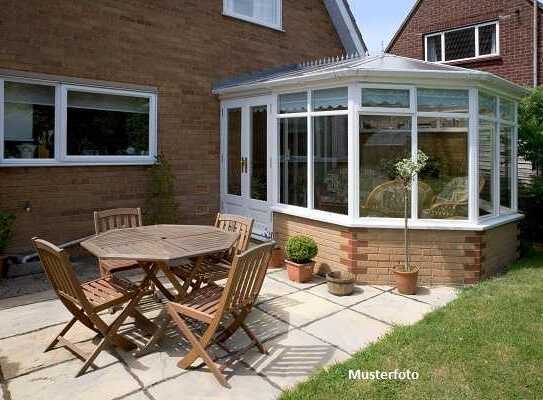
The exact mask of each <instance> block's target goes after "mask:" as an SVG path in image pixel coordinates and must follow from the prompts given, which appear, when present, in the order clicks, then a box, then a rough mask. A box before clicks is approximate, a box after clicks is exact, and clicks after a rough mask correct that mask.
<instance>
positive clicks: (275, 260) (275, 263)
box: [268, 247, 285, 268]
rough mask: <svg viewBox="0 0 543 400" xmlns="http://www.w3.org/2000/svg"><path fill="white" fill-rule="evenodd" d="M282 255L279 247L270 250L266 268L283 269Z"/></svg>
mask: <svg viewBox="0 0 543 400" xmlns="http://www.w3.org/2000/svg"><path fill="white" fill-rule="evenodd" d="M284 257H285V256H284V255H283V250H282V249H281V247H276V248H274V249H273V250H272V256H271V258H270V262H269V263H268V268H283V267H284V265H285V264H284V263H283V261H284Z"/></svg>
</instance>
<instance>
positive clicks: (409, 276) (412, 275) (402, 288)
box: [393, 268, 419, 294]
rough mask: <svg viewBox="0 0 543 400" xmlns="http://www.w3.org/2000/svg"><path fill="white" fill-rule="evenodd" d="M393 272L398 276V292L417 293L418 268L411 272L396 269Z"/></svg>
mask: <svg viewBox="0 0 543 400" xmlns="http://www.w3.org/2000/svg"><path fill="white" fill-rule="evenodd" d="M393 272H394V275H395V276H396V288H397V289H398V292H400V293H401V294H417V279H418V276H419V269H418V268H415V269H413V270H412V271H409V272H406V271H403V270H398V269H395V270H394V271H393Z"/></svg>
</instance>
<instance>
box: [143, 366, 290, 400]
mask: <svg viewBox="0 0 543 400" xmlns="http://www.w3.org/2000/svg"><path fill="white" fill-rule="evenodd" d="M225 375H226V377H227V381H228V383H229V384H230V385H231V388H230V389H228V388H225V387H223V386H221V385H220V384H219V382H218V381H217V380H216V379H215V377H214V376H213V374H212V373H211V372H210V371H209V370H208V369H207V367H203V368H199V369H196V370H190V371H188V372H187V373H184V374H182V375H180V376H178V377H176V378H173V379H170V380H167V381H165V382H162V383H159V384H158V385H154V386H151V387H150V388H148V391H149V393H150V394H151V396H153V397H154V398H155V399H157V400H162V399H191V400H193V399H194V400H204V399H209V400H217V399H221V400H229V399H235V400H240V399H251V400H272V399H276V398H277V397H279V395H280V393H281V391H280V390H279V389H277V388H276V387H274V386H273V385H271V384H270V383H269V382H268V381H267V380H266V379H264V378H263V377H261V376H259V375H258V374H257V373H256V372H255V371H253V370H251V369H249V368H247V367H245V366H243V365H240V364H239V363H238V364H237V365H235V366H234V369H233V370H232V369H226V371H225Z"/></svg>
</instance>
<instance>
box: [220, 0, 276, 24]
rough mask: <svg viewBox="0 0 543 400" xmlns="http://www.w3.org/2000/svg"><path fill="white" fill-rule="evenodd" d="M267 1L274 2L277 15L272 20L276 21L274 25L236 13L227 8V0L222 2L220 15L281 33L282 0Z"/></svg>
mask: <svg viewBox="0 0 543 400" xmlns="http://www.w3.org/2000/svg"><path fill="white" fill-rule="evenodd" d="M268 1H275V2H276V10H277V14H276V15H274V18H275V19H276V22H275V23H269V22H267V21H264V20H262V19H259V18H255V17H251V16H248V15H244V14H239V13H236V12H235V11H234V10H233V9H232V8H231V7H229V6H228V2H229V0H223V9H222V14H223V15H225V16H228V17H232V18H236V19H241V20H243V21H246V22H251V23H253V24H256V25H260V26H265V27H267V28H271V29H275V30H277V31H282V32H283V4H282V3H283V2H282V0H268Z"/></svg>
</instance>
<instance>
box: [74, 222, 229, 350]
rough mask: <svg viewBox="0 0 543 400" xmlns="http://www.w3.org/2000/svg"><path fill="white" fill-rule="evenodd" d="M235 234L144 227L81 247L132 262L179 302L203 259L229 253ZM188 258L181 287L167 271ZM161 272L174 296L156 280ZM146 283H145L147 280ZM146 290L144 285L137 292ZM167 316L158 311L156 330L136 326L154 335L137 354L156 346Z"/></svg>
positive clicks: (148, 324) (191, 228)
mask: <svg viewBox="0 0 543 400" xmlns="http://www.w3.org/2000/svg"><path fill="white" fill-rule="evenodd" d="M238 237H239V234H238V233H236V232H225V231H223V230H221V229H219V228H215V227H213V226H204V225H147V226H140V227H137V228H127V229H116V230H111V231H107V232H104V233H100V234H98V235H95V236H93V237H91V238H89V239H87V240H85V241H83V242H81V246H82V247H83V248H84V249H86V250H87V251H88V252H89V253H91V254H93V255H94V256H96V257H98V258H100V259H102V260H135V261H137V262H138V263H139V265H140V266H141V268H142V270H143V272H144V273H145V274H146V276H147V277H149V279H150V280H151V281H153V282H154V283H155V285H156V287H157V288H158V289H159V290H160V291H161V292H162V294H164V296H165V297H166V298H168V300H170V301H179V300H180V299H181V298H182V297H183V296H185V295H186V294H187V291H188V289H189V287H190V282H191V281H192V279H193V278H194V277H196V276H197V273H198V269H199V266H200V265H201V264H202V260H203V258H204V257H205V256H207V255H212V254H217V253H222V252H224V251H227V250H228V249H230V248H231V247H232V246H233V245H234V244H235V243H236V241H237V240H238ZM189 258H192V259H195V260H196V261H195V262H194V263H193V265H194V268H193V270H192V275H191V277H190V278H189V279H187V280H186V281H185V282H184V283H183V284H181V282H180V281H179V280H178V279H177V278H176V277H175V275H174V274H173V273H172V272H171V270H170V267H171V266H175V265H179V264H180V263H182V262H183V261H185V260H187V259H189ZM159 270H160V271H162V272H163V273H164V275H165V276H166V278H167V279H168V281H170V283H171V284H172V286H173V287H174V289H175V291H176V293H175V294H173V293H171V292H170V291H169V290H168V289H166V288H165V287H164V285H163V284H162V282H160V280H159V279H158V278H157V276H156V274H157V272H158V271H159ZM147 281H149V280H147ZM144 290H146V287H144V285H142V284H140V286H139V287H138V288H137V289H136V291H137V292H140V291H144ZM167 319H168V318H167V312H166V311H165V309H164V310H162V312H161V315H160V316H159V319H158V320H159V323H160V321H163V322H162V323H160V325H159V326H158V327H157V326H156V325H154V324H153V323H151V321H141V318H139V319H138V321H137V322H138V323H139V324H140V326H142V327H143V328H145V330H147V331H148V330H151V329H153V330H154V333H153V335H152V337H151V339H150V340H149V342H148V343H147V344H146V345H145V347H144V348H143V349H142V350H140V351H139V352H138V353H139V355H141V354H144V353H146V352H148V351H149V350H150V348H151V347H152V346H153V345H154V344H155V343H157V342H158V340H159V339H160V337H161V336H162V334H163V333H164V331H165V329H166V326H167V323H168V321H167Z"/></svg>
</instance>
